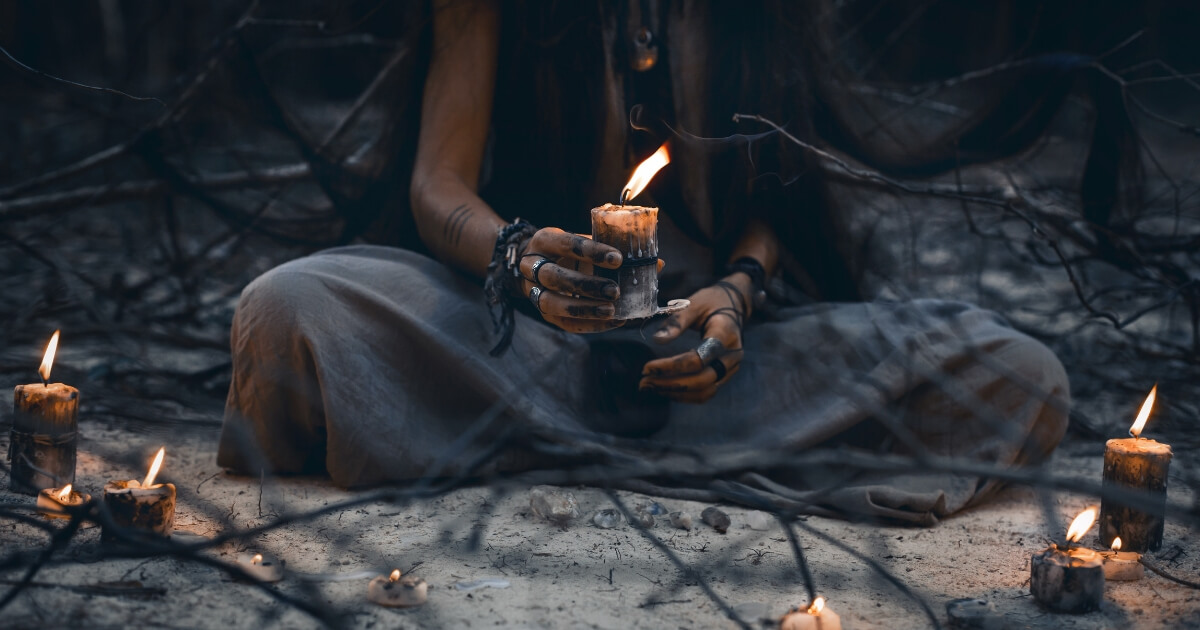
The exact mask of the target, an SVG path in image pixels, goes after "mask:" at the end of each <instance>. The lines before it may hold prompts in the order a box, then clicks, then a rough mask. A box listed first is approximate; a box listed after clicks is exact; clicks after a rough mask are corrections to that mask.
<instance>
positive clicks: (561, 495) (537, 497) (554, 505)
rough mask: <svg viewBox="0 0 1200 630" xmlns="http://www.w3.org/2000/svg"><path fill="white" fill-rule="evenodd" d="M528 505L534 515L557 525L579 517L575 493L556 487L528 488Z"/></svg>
mask: <svg viewBox="0 0 1200 630" xmlns="http://www.w3.org/2000/svg"><path fill="white" fill-rule="evenodd" d="M529 507H530V509H532V510H533V513H534V514H535V515H537V516H539V517H541V518H544V519H546V520H548V521H550V522H553V523H557V524H559V525H566V524H567V523H569V522H571V521H572V520H574V519H577V518H579V503H578V502H576V501H575V495H573V494H571V493H570V492H563V491H562V490H559V489H558V488H534V489H533V490H530V491H529Z"/></svg>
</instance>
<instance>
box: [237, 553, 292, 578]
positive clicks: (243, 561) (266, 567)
mask: <svg viewBox="0 0 1200 630" xmlns="http://www.w3.org/2000/svg"><path fill="white" fill-rule="evenodd" d="M237 563H238V567H239V568H240V569H241V570H243V571H245V572H246V573H249V574H250V577H252V578H254V579H255V580H258V581H259V582H278V581H279V580H282V579H283V562H282V561H281V560H279V559H278V558H275V557H273V556H269V555H265V554H261V553H243V554H239V555H238V557H237Z"/></svg>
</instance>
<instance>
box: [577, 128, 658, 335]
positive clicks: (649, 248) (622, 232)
mask: <svg viewBox="0 0 1200 630" xmlns="http://www.w3.org/2000/svg"><path fill="white" fill-rule="evenodd" d="M670 161H671V157H670V154H669V153H668V151H667V145H666V144H663V145H662V146H661V147H659V148H658V151H656V152H655V153H654V155H651V156H650V157H648V158H646V160H645V161H643V162H642V163H641V164H639V165H638V167H637V168H636V169H634V171H633V175H632V176H631V177H630V178H629V183H627V184H626V185H625V188H624V189H622V190H621V204H620V205H616V206H614V205H613V204H611V203H606V204H604V205H603V206H600V207H599V208H592V239H593V240H595V241H596V242H597V243H604V244H605V245H611V246H612V247H615V248H616V249H617V250H618V251H620V252H621V257H622V260H621V267H620V268H619V269H601V268H597V269H596V275H599V276H601V277H604V278H608V279H610V280H615V281H616V282H617V286H618V287H619V288H620V291H621V294H620V297H618V298H617V301H616V302H615V304H614V308H615V313H614V315H613V317H614V318H615V319H621V320H625V319H641V318H645V317H650V316H651V315H654V314H656V313H658V311H659V308H658V208H648V207H644V206H627V205H625V204H626V203H627V202H629V201H631V200H632V199H633V198H634V197H637V196H638V195H639V194H641V192H642V191H643V190H645V189H646V186H647V185H649V184H650V180H651V179H652V178H653V177H654V175H655V173H657V172H658V171H659V170H660V169H662V167H664V166H666V165H667V164H668V163H670Z"/></svg>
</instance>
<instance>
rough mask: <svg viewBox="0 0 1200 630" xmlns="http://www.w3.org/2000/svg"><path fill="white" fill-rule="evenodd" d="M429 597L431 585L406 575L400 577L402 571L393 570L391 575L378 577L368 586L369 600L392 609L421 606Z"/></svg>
mask: <svg viewBox="0 0 1200 630" xmlns="http://www.w3.org/2000/svg"><path fill="white" fill-rule="evenodd" d="M428 596H429V585H428V584H426V583H425V580H422V579H421V578H417V577H413V576H411V575H406V576H404V577H401V576H400V569H394V570H392V573H391V575H388V576H386V577H385V576H382V575H380V576H377V577H375V578H374V579H372V580H371V582H370V584H367V600H368V601H370V602H372V603H375V604H379V605H380V606H389V607H392V608H406V607H409V606H420V605H421V604H424V603H425V600H426V599H427V598H428Z"/></svg>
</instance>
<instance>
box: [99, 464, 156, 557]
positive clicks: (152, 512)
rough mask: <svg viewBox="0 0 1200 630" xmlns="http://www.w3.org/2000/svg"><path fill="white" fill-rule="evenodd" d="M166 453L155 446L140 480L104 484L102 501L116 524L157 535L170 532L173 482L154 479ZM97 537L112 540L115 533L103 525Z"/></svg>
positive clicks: (114, 537) (115, 538) (114, 538)
mask: <svg viewBox="0 0 1200 630" xmlns="http://www.w3.org/2000/svg"><path fill="white" fill-rule="evenodd" d="M165 453H166V448H165V447H164V448H160V449H158V454H157V455H155V457H154V463H153V464H151V465H150V470H149V472H148V473H147V474H146V478H145V479H144V480H143V481H141V482H138V480H137V479H131V480H129V481H110V482H108V483H107V484H105V485H104V505H105V506H106V507H107V508H108V512H109V515H110V516H112V520H113V523H114V524H115V525H116V526H117V527H121V528H128V529H133V530H138V531H140V532H144V533H148V534H155V535H158V536H170V535H171V532H172V531H173V530H174V529H175V485H174V484H170V483H158V484H156V483H154V482H155V480H156V478H157V477H158V471H159V468H161V467H162V463H163V456H164V454H165ZM100 539H101V540H104V541H114V540H117V537H116V535H115V533H114V532H112V531H111V530H110V529H109V528H108V527H105V528H104V530H103V531H102V532H101V536H100Z"/></svg>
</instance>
